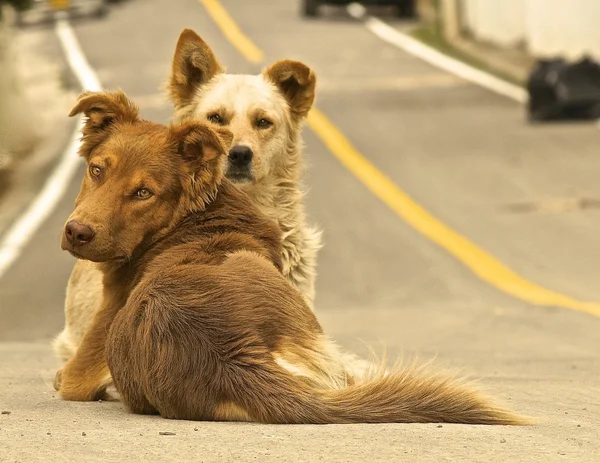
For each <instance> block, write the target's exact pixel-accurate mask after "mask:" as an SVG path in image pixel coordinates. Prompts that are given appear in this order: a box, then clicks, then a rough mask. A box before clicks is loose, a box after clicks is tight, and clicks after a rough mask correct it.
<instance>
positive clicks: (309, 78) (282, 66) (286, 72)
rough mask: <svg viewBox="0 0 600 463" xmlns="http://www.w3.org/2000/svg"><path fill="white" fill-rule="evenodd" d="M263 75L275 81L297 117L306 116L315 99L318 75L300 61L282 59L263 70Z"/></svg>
mask: <svg viewBox="0 0 600 463" xmlns="http://www.w3.org/2000/svg"><path fill="white" fill-rule="evenodd" d="M263 76H264V77H265V78H266V79H268V80H270V81H271V82H273V83H274V84H275V85H276V86H277V88H279V91H280V92H281V93H282V94H283V96H284V97H285V99H286V100H287V102H288V103H289V105H290V109H291V111H292V114H293V115H294V116H296V118H298V119H301V118H303V117H306V115H307V114H308V111H309V110H310V108H311V106H312V104H313V101H314V100H315V87H316V84H317V77H316V76H315V73H314V72H313V71H312V70H311V69H310V68H309V67H308V66H306V65H305V64H303V63H301V62H299V61H291V60H281V61H277V62H276V63H275V64H273V65H271V66H269V67H268V68H267V69H265V70H264V71H263Z"/></svg>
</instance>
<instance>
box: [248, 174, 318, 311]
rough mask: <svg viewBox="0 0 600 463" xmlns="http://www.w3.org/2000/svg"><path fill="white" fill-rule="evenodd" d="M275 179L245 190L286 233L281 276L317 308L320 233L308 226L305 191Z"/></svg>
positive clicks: (284, 234) (250, 186) (315, 228)
mask: <svg viewBox="0 0 600 463" xmlns="http://www.w3.org/2000/svg"><path fill="white" fill-rule="evenodd" d="M286 183H287V184H286V185H281V184H278V182H277V180H276V179H272V178H268V179H265V181H263V182H261V183H258V184H253V185H248V186H244V187H242V189H243V190H244V191H246V192H247V193H248V194H249V195H250V196H251V197H252V198H253V199H254V200H255V202H256V204H257V205H258V206H259V208H260V209H261V211H262V212H263V213H264V214H265V215H267V216H268V217H270V218H272V219H273V220H275V221H277V223H278V224H279V227H280V228H281V230H282V232H283V252H282V256H281V257H282V263H283V268H282V273H283V275H284V276H285V277H286V278H287V279H288V281H289V282H290V283H291V284H292V286H294V287H295V288H296V289H298V290H299V291H300V292H301V293H302V295H303V296H304V299H305V300H306V302H307V304H308V305H309V306H310V308H311V309H314V307H313V302H314V298H315V279H316V275H317V272H316V267H317V253H318V251H319V249H320V248H321V247H322V243H321V231H320V230H319V229H318V228H317V227H314V226H309V225H308V224H307V223H306V213H305V211H304V205H303V203H302V196H303V194H302V192H301V190H300V189H299V187H298V186H297V185H295V184H291V183H290V182H286Z"/></svg>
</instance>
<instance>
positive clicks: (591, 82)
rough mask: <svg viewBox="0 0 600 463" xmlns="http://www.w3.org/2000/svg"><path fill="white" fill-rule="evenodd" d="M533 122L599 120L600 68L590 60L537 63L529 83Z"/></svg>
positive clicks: (553, 60) (543, 61)
mask: <svg viewBox="0 0 600 463" xmlns="http://www.w3.org/2000/svg"><path fill="white" fill-rule="evenodd" d="M527 91H528V92H529V105H528V110H529V118H530V119H531V120H533V121H545V120H567V119H597V118H599V117H600V64H598V63H597V62H595V61H594V60H593V59H591V58H590V57H587V56H586V57H584V58H583V59H582V60H581V61H578V62H576V63H568V62H566V61H565V60H564V59H562V58H556V59H551V60H540V61H538V63H537V65H536V66H535V68H534V69H533V70H532V71H531V74H530V75H529V79H528V80H527Z"/></svg>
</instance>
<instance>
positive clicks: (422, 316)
mask: <svg viewBox="0 0 600 463" xmlns="http://www.w3.org/2000/svg"><path fill="white" fill-rule="evenodd" d="M222 3H223V5H224V6H225V7H226V8H227V9H228V10H229V11H230V13H231V14H232V16H233V17H234V19H235V20H236V21H237V22H238V24H239V25H240V27H241V29H242V30H243V31H245V33H246V34H247V35H248V36H249V37H250V38H251V39H252V40H253V41H254V42H255V43H256V44H257V45H258V46H259V47H260V48H261V49H262V50H263V51H264V52H265V55H266V61H267V62H271V61H274V60H276V59H279V58H283V57H290V58H297V59H301V60H304V61H306V62H308V63H310V64H311V65H312V66H314V68H315V69H316V70H317V72H318V75H319V78H320V81H319V85H320V89H321V90H320V93H319V102H318V105H319V108H320V109H321V111H322V112H323V113H325V114H326V115H327V116H328V117H329V118H330V119H331V120H332V121H333V122H334V123H335V124H336V125H337V126H338V127H339V128H340V130H341V131H342V132H343V133H344V134H345V135H346V136H347V137H348V138H349V139H350V141H351V142H352V143H353V144H354V145H355V146H356V147H357V148H358V149H359V150H360V151H361V152H362V153H363V154H364V155H365V156H366V157H367V158H369V159H370V160H371V161H372V162H373V163H374V164H375V165H376V166H377V167H378V168H379V169H380V170H382V171H383V172H385V173H386V174H387V175H388V176H389V177H390V178H391V179H392V180H393V181H394V182H395V183H396V184H397V185H399V186H400V187H401V188H402V189H404V190H405V191H406V192H408V193H409V194H410V195H411V196H412V197H413V198H415V199H416V200H417V201H418V202H419V203H421V204H422V205H423V206H425V207H426V208H427V209H428V210H429V211H431V212H432V213H433V214H434V215H435V216H437V217H438V218H440V219H442V220H443V221H444V222H446V223H447V224H448V225H450V226H451V227H453V228H454V229H456V230H457V231H459V232H460V233H462V234H464V235H466V236H467V237H469V238H470V239H471V240H472V241H473V242H475V243H477V244H479V245H481V246H482V247H483V248H485V249H486V250H488V251H489V252H490V253H491V254H493V255H494V256H496V257H498V258H499V259H500V260H501V261H502V262H504V263H505V264H508V265H509V266H510V267H511V268H512V269H513V270H515V271H517V272H518V273H519V274H520V275H521V276H523V277H525V278H527V279H529V280H531V281H534V282H536V283H538V284H541V285H543V286H545V287H547V288H549V289H552V290H555V291H559V292H561V293H565V294H568V295H570V296H572V297H575V298H580V299H584V300H586V299H589V300H594V299H596V300H600V289H599V287H598V286H597V285H595V282H596V280H595V276H596V275H597V274H598V273H599V271H600V263H599V262H600V258H599V257H600V247H598V246H597V245H596V241H597V237H596V230H598V229H599V228H600V216H599V215H598V212H597V211H596V210H594V209H593V208H588V209H580V208H576V207H572V205H573V204H576V203H577V199H579V198H589V199H592V200H593V199H595V198H598V197H600V187H598V182H597V178H598V173H599V172H600V161H599V160H598V158H597V157H596V156H595V155H596V153H595V151H596V147H597V146H598V141H599V139H600V131H598V130H597V128H596V127H595V126H593V125H582V124H569V125H560V126H547V127H531V126H528V125H527V124H525V123H524V120H523V111H522V108H520V107H519V106H517V105H516V104H514V103H512V102H511V101H509V100H506V99H504V98H503V97H500V96H497V95H494V94H492V93H490V92H488V91H486V90H483V89H481V88H478V87H476V86H474V85H472V84H467V83H465V82H463V81H460V80H458V79H456V78H454V77H452V76H449V75H448V74H445V73H444V72H442V71H440V70H437V69H435V68H433V67H431V66H429V65H427V64H425V63H423V62H421V61H419V60H418V59H416V58H414V57H411V56H409V55H407V54H405V53H404V52H402V51H401V50H398V49H396V48H394V47H392V46H391V45H388V44H385V43H383V42H381V41H380V40H379V39H378V38H376V37H374V36H373V35H371V34H370V33H369V32H368V31H367V30H366V29H365V28H364V27H363V26H362V25H361V23H359V22H356V21H354V20H351V19H349V18H348V17H346V16H345V15H344V14H340V13H336V12H329V13H328V14H327V15H326V17H325V18H323V19H320V20H318V21H310V22H308V21H303V20H302V19H301V18H300V17H299V15H298V5H297V3H298V2H296V1H294V0H277V1H275V0H253V1H252V2H242V1H239V0H224V1H223V2H222ZM388 19H389V18H388ZM183 27H193V28H194V29H195V30H196V31H198V32H199V33H200V34H201V35H203V36H204V37H205V39H207V41H208V42H209V43H210V44H211V45H212V46H213V48H214V49H215V51H216V53H217V55H218V56H219V58H220V60H221V61H222V62H223V63H225V64H226V65H227V66H228V68H229V70H230V71H231V72H240V73H245V72H257V71H258V70H259V67H258V66H257V65H254V64H250V63H248V62H247V61H245V60H244V58H243V57H242V56H241V55H240V54H239V53H238V51H237V50H236V49H235V48H234V47H233V46H232V45H231V44H230V43H229V42H228V41H227V40H226V39H225V38H224V37H223V35H222V33H221V31H220V30H219V28H218V27H217V26H216V25H215V23H214V22H213V21H212V20H211V19H210V17H209V16H208V15H207V14H206V11H205V10H204V9H203V7H202V5H201V4H200V3H199V2H197V1H195V0H180V1H178V2H171V1H168V0H147V1H144V2H142V1H140V0H131V1H128V2H125V3H123V4H122V5H119V6H117V7H114V8H113V11H112V14H111V15H110V16H109V18H108V19H107V20H105V21H102V22H89V23H81V24H78V25H77V26H76V27H75V29H76V33H77V35H78V38H79V40H80V42H81V44H82V47H83V50H84V52H85V53H86V55H87V57H88V59H89V61H90V63H91V65H92V66H93V67H94V68H95V69H96V71H97V73H98V75H99V77H100V79H101V81H102V83H103V85H104V86H105V87H107V88H114V87H121V88H123V89H124V90H125V91H126V92H127V93H129V94H130V95H131V96H132V97H133V98H134V99H138V101H139V102H140V103H141V106H142V113H143V115H144V116H146V117H148V118H152V119H156V120H159V121H166V120H167V119H168V118H169V115H170V108H169V107H168V106H166V105H164V104H162V103H161V102H160V100H159V99H158V98H157V97H156V95H157V94H158V93H159V86H160V85H161V83H162V82H163V81H164V80H165V77H166V75H167V72H168V67H169V60H170V58H171V54H172V52H173V48H174V44H175V41H176V39H177V36H178V34H179V32H180V30H181V29H182V28H183ZM49 40H50V39H49ZM56 53H58V50H57V51H56ZM305 140H306V145H307V147H306V152H307V159H308V162H309V163H310V169H309V171H308V173H307V184H308V185H309V187H310V195H309V198H308V203H309V211H310V214H311V216H312V218H314V220H315V221H316V222H318V223H319V224H320V225H321V226H322V227H323V229H324V230H325V241H326V247H325V248H324V250H323V251H322V253H321V256H320V264H319V273H320V276H319V281H318V288H317V301H316V306H317V311H318V315H319V317H320V319H321V321H322V323H323V325H324V327H325V329H326V331H328V332H329V333H330V334H331V335H332V336H333V337H334V338H336V339H337V340H339V342H340V343H341V344H343V345H344V346H345V347H347V348H348V349H352V350H355V351H357V352H360V353H365V348H364V345H363V341H364V342H366V343H369V344H373V345H375V346H381V345H385V346H386V347H387V351H388V353H389V354H390V355H391V356H396V355H400V354H402V353H403V354H404V355H406V356H412V355H415V354H418V355H419V356H420V357H422V358H430V357H431V356H433V355H437V361H438V363H439V364H442V365H445V366H447V367H451V368H456V369H460V370H462V371H464V372H465V373H469V374H472V375H473V376H476V377H479V378H481V383H482V385H483V386H484V387H485V388H486V389H487V390H488V391H490V392H491V393H493V394H495V395H497V396H498V397H499V398H501V399H502V400H504V401H505V402H508V403H509V404H510V405H511V406H512V407H513V408H514V409H516V410H518V411H520V412H523V413H525V414H529V415H532V416H536V417H539V418H541V420H542V423H541V424H540V425H538V426H535V427H528V428H490V427H473V426H456V425H443V426H442V427H440V426H438V425H385V426H374V425H369V426H320V427H319V426H258V425H249V424H222V423H190V422H171V421H166V420H162V419H160V418H149V417H138V416H131V415H127V414H125V412H124V411H123V410H122V407H121V406H120V404H118V403H113V402H109V403H91V404H74V403H66V402H63V401H61V400H59V399H58V398H57V397H56V396H55V394H54V391H53V390H52V388H51V386H50V384H51V380H52V378H53V373H54V371H55V368H56V367H57V366H58V363H57V361H56V360H54V358H53V356H52V354H51V352H50V350H49V348H48V344H47V342H48V340H49V339H51V337H52V336H53V335H55V334H56V333H58V331H59V330H60V329H61V326H62V302H63V298H64V289H65V284H66V280H67V278H68V274H69V272H70V269H71V266H72V264H73V260H72V258H70V257H69V256H68V255H66V254H64V253H61V251H60V249H59V245H58V237H59V234H60V229H61V225H62V224H63V222H64V219H65V218H66V217H67V215H68V214H69V212H70V208H71V205H72V202H73V198H74V195H75V193H76V191H77V189H78V182H79V179H77V181H75V182H74V183H73V185H72V186H71V187H70V189H69V192H68V195H67V196H66V197H65V198H64V200H63V201H62V202H61V204H60V205H59V207H58V209H57V211H56V213H55V214H54V215H53V217H52V218H51V219H50V220H48V222H47V223H45V224H44V225H43V227H42V229H41V230H40V232H39V233H37V234H36V237H35V239H34V240H32V242H31V243H30V244H29V245H28V247H27V249H26V250H25V252H24V253H23V255H22V257H21V258H20V260H19V261H18V262H17V263H16V264H15V265H14V267H13V268H12V269H11V270H10V271H9V273H8V274H7V275H5V276H4V278H3V279H2V280H0V298H1V299H0V320H1V321H0V364H1V365H2V367H1V369H0V387H1V388H2V392H1V393H0V408H1V409H2V410H7V411H11V414H10V415H0V443H1V444H0V461H19V462H30V461H57V462H59V461H61V462H62V461H65V460H67V458H68V459H70V460H73V459H75V460H76V461H97V460H98V459H100V458H102V460H103V461H107V462H112V461H115V462H117V461H125V460H129V461H152V460H156V461H158V460H160V461H177V460H180V461H190V459H191V458H192V455H193V458H194V459H195V460H201V461H236V460H240V461H251V460H258V461H276V460H277V461H317V460H323V461H340V462H341V461H399V460H400V459H401V458H402V459H404V460H406V461H599V460H600V443H599V439H598V425H599V424H600V419H599V418H598V417H599V416H600V405H599V401H598V397H600V373H599V372H600V320H599V319H598V318H594V317H592V316H590V315H586V314H583V313H581V312H577V311H570V310H566V309H562V308H543V307H536V306H533V305H530V304H527V303H525V302H523V301H519V300H517V299H514V298H513V297H511V296H509V295H507V294H505V293H503V292H502V291H500V290H499V289H497V288H496V287H494V286H493V285H490V284H488V283H486V282H484V281H482V280H480V279H479V278H477V277H476V276H474V274H473V273H471V272H470V271H469V270H468V269H467V268H466V267H465V266H464V265H463V264H462V263H461V262H460V261H458V260H456V259H455V258H454V257H452V256H450V255H449V254H448V253H446V252H445V251H444V250H443V249H441V248H439V247H438V246H437V245H435V244H433V243H432V242H431V241H429V240H428V239H426V238H425V237H423V236H422V235H420V234H418V233H417V232H416V231H414V230H413V229H412V228H410V227H409V226H408V225H407V224H406V223H405V222H403V221H402V220H401V219H400V218H399V217H398V216H397V215H396V214H395V213H394V212H392V211H391V210H390V209H389V208H388V207H387V206H385V205H384V204H383V203H382V202H381V201H380V200H379V199H377V198H376V197H375V196H373V195H372V194H371V193H370V192H369V191H368V190H367V189H366V188H365V187H364V186H363V185H362V184H361V183H360V182H359V181H358V180H357V179H356V178H355V177H354V176H353V175H352V174H351V173H350V172H349V171H347V170H346V169H345V168H344V167H343V166H342V165H341V164H340V163H339V162H338V161H337V160H336V159H335V158H334V157H333V156H332V155H331V153H329V151H328V150H327V148H326V147H325V145H324V144H323V143H322V142H321V141H320V140H319V139H318V138H317V137H316V136H315V135H314V134H313V133H312V132H310V131H309V130H306V133H305ZM591 203H593V201H591ZM523 211H526V212H523ZM159 431H172V432H175V433H176V435H175V436H159V435H158V432H159ZM82 433H85V436H84V435H82ZM163 441H164V442H163ZM3 452H4V454H3Z"/></svg>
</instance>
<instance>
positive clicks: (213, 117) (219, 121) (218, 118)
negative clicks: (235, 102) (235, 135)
mask: <svg viewBox="0 0 600 463" xmlns="http://www.w3.org/2000/svg"><path fill="white" fill-rule="evenodd" d="M207 119H208V120H209V121H210V122H212V123H213V124H219V125H225V120H224V119H223V118H222V117H221V116H219V115H218V114H209V115H208V117H207Z"/></svg>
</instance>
